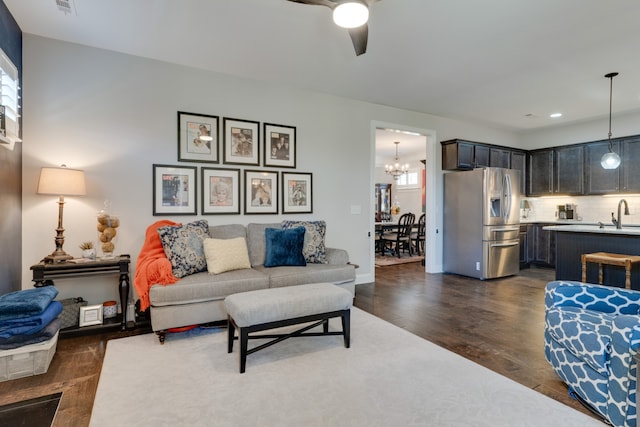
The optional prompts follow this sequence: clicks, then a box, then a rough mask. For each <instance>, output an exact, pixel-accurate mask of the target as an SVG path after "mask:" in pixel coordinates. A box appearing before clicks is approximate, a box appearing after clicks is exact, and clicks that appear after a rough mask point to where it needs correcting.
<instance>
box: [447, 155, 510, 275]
mask: <svg viewBox="0 0 640 427" xmlns="http://www.w3.org/2000/svg"><path fill="white" fill-rule="evenodd" d="M519 188H520V177H519V176H518V172H517V171H515V170H511V169H503V168H482V169H474V170H471V171H465V172H451V173H447V174H445V175H444V236H443V239H444V271H445V272H447V273H455V274H461V275H464V276H469V277H476V278H478V279H482V280H484V279H493V278H496V277H504V276H509V275H512V274H516V273H518V271H520V263H519V260H520V243H519V231H520V194H519V190H518V189H519Z"/></svg>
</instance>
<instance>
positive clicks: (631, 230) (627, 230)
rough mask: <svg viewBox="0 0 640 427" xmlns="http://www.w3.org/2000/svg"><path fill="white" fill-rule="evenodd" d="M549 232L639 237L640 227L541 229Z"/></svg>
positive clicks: (588, 225)
mask: <svg viewBox="0 0 640 427" xmlns="http://www.w3.org/2000/svg"><path fill="white" fill-rule="evenodd" d="M543 229H544V230H549V231H568V232H572V233H599V234H621V235H631V236H640V226H637V225H624V223H623V225H622V228H621V229H617V228H616V227H615V226H614V225H605V226H604V227H603V228H600V226H599V225H597V224H575V223H574V224H566V225H550V226H547V227H544V228H543Z"/></svg>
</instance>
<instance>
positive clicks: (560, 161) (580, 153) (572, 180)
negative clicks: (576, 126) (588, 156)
mask: <svg viewBox="0 0 640 427" xmlns="http://www.w3.org/2000/svg"><path fill="white" fill-rule="evenodd" d="M554 151H555V173H554V178H556V179H555V188H554V192H555V193H557V194H576V195H580V194H584V146H583V145H569V146H566V147H556V148H555V150H554Z"/></svg>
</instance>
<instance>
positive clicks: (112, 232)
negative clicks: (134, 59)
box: [102, 227, 116, 242]
mask: <svg viewBox="0 0 640 427" xmlns="http://www.w3.org/2000/svg"><path fill="white" fill-rule="evenodd" d="M102 234H103V235H105V236H106V239H107V240H106V241H107V242H108V241H110V240H111V239H113V238H114V237H116V229H115V228H113V227H107V228H105V229H104V231H103V232H102Z"/></svg>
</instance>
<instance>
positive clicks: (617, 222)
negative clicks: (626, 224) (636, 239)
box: [611, 199, 629, 229]
mask: <svg viewBox="0 0 640 427" xmlns="http://www.w3.org/2000/svg"><path fill="white" fill-rule="evenodd" d="M623 203H624V214H625V215H629V205H628V204H627V201H626V200H625V199H620V201H619V202H618V219H616V217H615V216H613V212H611V222H613V224H614V225H615V226H616V228H618V229H620V228H622V213H621V210H622V204H623Z"/></svg>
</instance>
